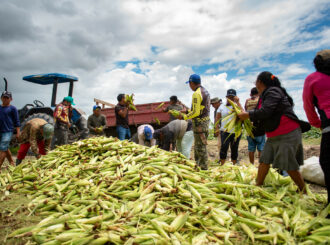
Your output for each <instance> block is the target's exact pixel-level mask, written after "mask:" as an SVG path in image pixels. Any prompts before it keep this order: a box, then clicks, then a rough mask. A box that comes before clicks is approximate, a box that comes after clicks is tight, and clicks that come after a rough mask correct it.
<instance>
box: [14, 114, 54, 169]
mask: <svg viewBox="0 0 330 245" xmlns="http://www.w3.org/2000/svg"><path fill="white" fill-rule="evenodd" d="M53 134H54V126H53V125H51V124H50V123H47V121H45V120H44V119H41V118H33V119H31V120H30V121H28V122H27V123H26V124H25V125H24V127H23V130H22V132H21V135H20V137H19V138H18V141H19V142H20V143H21V144H20V146H19V150H18V153H17V159H16V165H19V164H20V163H21V162H22V160H23V159H24V158H25V156H26V154H27V152H28V150H29V149H30V147H31V150H32V152H33V153H34V154H35V156H36V158H37V159H39V158H40V156H41V155H46V154H47V152H48V151H49V150H50V143H51V141H52V137H53Z"/></svg>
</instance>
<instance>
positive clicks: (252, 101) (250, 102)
mask: <svg viewBox="0 0 330 245" xmlns="http://www.w3.org/2000/svg"><path fill="white" fill-rule="evenodd" d="M258 101H259V93H258V89H257V88H256V87H254V88H252V89H251V92H250V98H248V99H247V100H246V101H245V106H244V109H245V111H252V110H254V109H256V108H257V105H258ZM252 123H253V129H252V134H253V138H252V137H251V136H247V137H246V139H247V141H248V151H249V160H250V163H252V164H254V155H255V152H256V150H258V157H259V158H260V155H261V152H262V151H263V149H264V146H265V142H266V136H265V130H264V128H263V126H262V124H261V123H260V122H259V121H254V122H252Z"/></svg>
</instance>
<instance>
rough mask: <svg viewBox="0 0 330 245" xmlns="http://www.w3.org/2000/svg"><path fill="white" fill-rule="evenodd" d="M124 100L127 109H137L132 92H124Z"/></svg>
mask: <svg viewBox="0 0 330 245" xmlns="http://www.w3.org/2000/svg"><path fill="white" fill-rule="evenodd" d="M125 100H126V102H127V103H128V108H129V109H131V110H133V111H137V109H136V107H135V105H134V94H131V95H128V94H126V95H125Z"/></svg>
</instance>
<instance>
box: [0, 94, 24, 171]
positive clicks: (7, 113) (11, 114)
mask: <svg viewBox="0 0 330 245" xmlns="http://www.w3.org/2000/svg"><path fill="white" fill-rule="evenodd" d="M12 100H13V99H12V94H11V92H9V91H4V92H3V93H2V94H1V101H2V105H1V106H0V169H1V166H2V164H3V162H4V161H5V158H7V160H8V162H9V164H11V165H13V166H15V163H14V160H13V157H12V155H11V152H10V150H9V144H10V141H11V138H12V136H13V132H14V129H15V128H16V131H17V133H16V137H17V138H18V137H19V135H20V122H19V117H18V111H17V109H16V107H15V106H13V105H11V104H10V102H11V101H12Z"/></svg>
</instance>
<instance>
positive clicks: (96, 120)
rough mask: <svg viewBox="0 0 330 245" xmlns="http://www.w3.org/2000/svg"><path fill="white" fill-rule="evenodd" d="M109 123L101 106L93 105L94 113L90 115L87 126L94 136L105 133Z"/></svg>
mask: <svg viewBox="0 0 330 245" xmlns="http://www.w3.org/2000/svg"><path fill="white" fill-rule="evenodd" d="M106 125H107V119H106V118H105V116H104V115H103V114H101V107H100V106H98V105H94V106H93V114H92V115H90V116H89V117H88V120H87V127H88V128H89V132H90V134H91V135H93V136H100V135H104V129H105V126H106Z"/></svg>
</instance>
